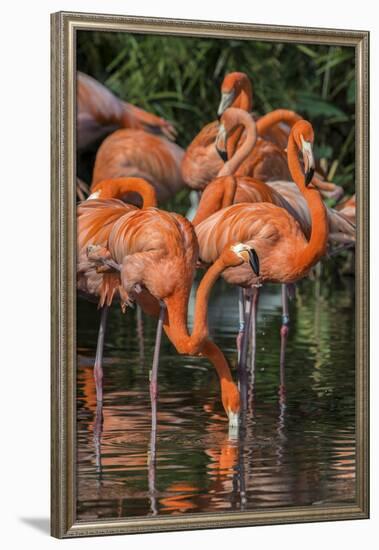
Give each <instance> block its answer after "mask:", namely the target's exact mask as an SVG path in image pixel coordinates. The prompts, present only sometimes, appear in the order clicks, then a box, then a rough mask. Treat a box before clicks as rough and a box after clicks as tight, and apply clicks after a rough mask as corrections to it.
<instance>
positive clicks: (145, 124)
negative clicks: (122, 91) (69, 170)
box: [77, 71, 176, 150]
mask: <svg viewBox="0 0 379 550" xmlns="http://www.w3.org/2000/svg"><path fill="white" fill-rule="evenodd" d="M118 128H135V129H140V130H145V131H147V132H151V133H153V134H162V135H164V136H166V137H167V138H169V139H174V138H175V135H176V132H175V129H174V127H173V126H172V125H171V124H170V123H169V122H167V121H166V120H164V119H163V118H160V117H158V116H156V115H153V114H152V113H148V112H147V111H144V110H143V109H140V108H138V107H135V106H134V105H131V104H130V103H126V102H125V101H121V99H118V98H117V97H116V96H115V95H114V94H113V93H112V92H111V91H110V90H108V88H106V87H105V86H103V84H100V82H98V81H97V80H95V79H94V78H92V77H91V76H89V75H87V74H84V73H81V72H80V71H78V73H77V147H78V149H79V150H83V149H86V148H88V147H89V146H90V145H91V144H92V143H94V142H95V141H97V140H98V139H100V138H104V137H105V136H107V135H108V134H110V133H112V132H114V131H115V130H117V129H118Z"/></svg>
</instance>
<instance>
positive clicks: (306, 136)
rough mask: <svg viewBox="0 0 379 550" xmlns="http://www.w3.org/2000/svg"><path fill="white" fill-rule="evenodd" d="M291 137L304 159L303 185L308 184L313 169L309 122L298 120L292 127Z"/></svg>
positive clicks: (312, 133)
mask: <svg viewBox="0 0 379 550" xmlns="http://www.w3.org/2000/svg"><path fill="white" fill-rule="evenodd" d="M292 133H293V137H294V140H295V143H296V145H297V148H298V150H299V151H301V154H302V156H303V161H304V174H305V185H307V186H308V185H309V184H310V183H311V181H312V179H313V175H314V171H315V160H314V156H313V142H314V132H313V128H312V125H311V124H310V122H308V121H306V120H299V121H298V122H297V123H296V124H295V125H294V126H293V128H292Z"/></svg>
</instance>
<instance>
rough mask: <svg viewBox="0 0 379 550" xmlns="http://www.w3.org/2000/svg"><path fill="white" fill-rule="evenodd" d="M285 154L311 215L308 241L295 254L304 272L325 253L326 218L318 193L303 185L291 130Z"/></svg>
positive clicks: (303, 180)
mask: <svg viewBox="0 0 379 550" xmlns="http://www.w3.org/2000/svg"><path fill="white" fill-rule="evenodd" d="M287 155H288V167H289V169H290V172H291V176H292V179H293V181H294V182H295V183H296V185H297V186H298V188H299V189H300V192H301V194H302V195H303V197H304V199H305V200H306V203H307V206H308V208H309V212H310V216H311V223H312V228H311V235H310V238H309V241H308V243H307V244H306V245H305V247H304V248H303V249H302V250H299V252H298V254H297V255H296V263H297V264H298V267H299V269H300V270H301V271H303V272H306V271H308V270H309V269H310V268H311V267H312V265H314V264H315V263H316V262H317V261H318V260H319V259H320V258H321V257H322V256H323V255H324V254H325V251H326V245H327V241H328V234H329V228H328V218H327V212H326V208H325V205H324V203H323V201H322V198H321V196H320V193H319V192H318V191H316V190H315V189H310V188H308V187H306V185H305V176H304V173H303V170H302V168H301V165H300V161H299V157H298V148H297V145H296V143H295V140H294V137H293V134H292V132H291V134H290V137H289V140H288V149H287Z"/></svg>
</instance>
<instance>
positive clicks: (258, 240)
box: [196, 120, 329, 341]
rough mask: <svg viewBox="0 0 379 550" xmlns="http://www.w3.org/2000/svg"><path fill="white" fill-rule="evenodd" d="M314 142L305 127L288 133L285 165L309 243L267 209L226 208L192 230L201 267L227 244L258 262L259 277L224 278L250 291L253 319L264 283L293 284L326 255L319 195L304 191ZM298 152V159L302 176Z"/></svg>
mask: <svg viewBox="0 0 379 550" xmlns="http://www.w3.org/2000/svg"><path fill="white" fill-rule="evenodd" d="M313 141H314V133H313V128H312V126H311V124H310V123H309V122H307V121H304V120H301V121H299V122H297V123H296V124H295V125H294V126H293V128H292V129H291V133H290V137H289V141H288V165H289V169H290V172H291V175H292V178H293V180H294V181H295V183H296V185H297V186H298V188H299V190H300V192H301V194H302V195H303V197H304V199H305V201H306V203H307V206H308V209H309V212H310V216H311V222H312V228H311V233H310V238H309V240H307V238H306V237H305V235H304V233H303V231H302V230H301V227H300V225H299V223H298V222H297V221H296V220H295V219H294V218H293V217H292V216H291V215H290V214H289V213H288V212H287V211H286V210H285V209H284V208H279V207H278V206H276V205H274V204H269V203H254V204H247V203H241V204H236V205H233V206H229V207H228V208H224V209H223V210H220V211H219V212H216V213H215V214H213V215H212V216H210V217H209V218H207V219H206V220H204V221H203V222H202V223H200V224H199V225H198V226H197V228H196V233H197V237H198V241H199V246H200V257H201V259H202V260H203V261H204V262H206V263H212V262H214V261H215V259H216V258H217V256H218V254H219V252H220V250H222V249H223V247H224V246H225V244H226V243H227V242H229V241H231V240H236V241H239V242H241V243H243V244H244V245H246V246H248V247H251V248H254V249H255V250H256V252H257V254H258V256H259V258H260V267H259V276H257V275H256V274H254V273H253V272H252V271H248V270H246V268H245V266H244V265H240V266H238V267H235V268H229V269H226V270H225V271H224V272H223V277H224V278H225V279H226V280H227V281H228V282H229V283H232V284H237V285H239V286H242V287H244V288H248V289H252V291H253V308H252V309H253V313H254V314H255V308H256V300H254V297H255V296H256V295H257V286H258V285H261V284H262V283H263V282H266V281H270V282H277V283H294V282H296V281H298V280H299V279H301V278H303V277H304V276H306V275H307V274H308V272H309V270H310V269H311V267H312V266H313V265H315V264H316V263H317V262H318V261H319V259H320V258H321V257H322V256H323V255H324V254H325V252H326V246H327V241H328V234H329V230H328V218H327V212H326V208H325V205H324V203H323V201H322V199H321V196H320V194H319V192H318V191H317V190H316V189H312V188H310V187H308V186H309V183H310V182H311V180H312V177H313V173H314V158H313V152H312V144H313ZM299 152H301V153H302V156H303V161H304V169H305V174H304V172H303V169H302V166H301V164H300V161H299V158H298V153H299ZM250 311H251V310H250ZM250 311H249V319H245V323H246V326H247V327H248V326H250V315H251V314H250ZM244 340H245V341H246V337H245V338H244Z"/></svg>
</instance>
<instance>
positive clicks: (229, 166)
mask: <svg viewBox="0 0 379 550" xmlns="http://www.w3.org/2000/svg"><path fill="white" fill-rule="evenodd" d="M233 124H234V125H235V127H236V126H238V125H242V127H243V129H244V130H245V135H246V138H245V141H244V143H243V144H242V145H241V147H239V148H238V149H237V150H236V151H233V153H234V154H233V155H232V157H231V158H230V160H228V162H226V163H225V164H224V166H223V167H222V168H221V170H220V171H219V173H218V174H217V176H218V177H220V176H230V175H232V174H235V172H236V171H237V170H238V168H239V167H240V165H241V164H242V163H243V161H244V160H245V159H246V158H247V157H248V156H249V155H250V153H251V151H252V150H253V148H254V146H255V143H256V141H257V130H256V126H255V122H254V120H253V118H252V117H251V116H250V115H249V114H248V113H246V112H245V111H242V110H238V111H237V112H235V114H234V120H233ZM234 131H235V130H234ZM228 141H229V140H228ZM228 153H229V150H228Z"/></svg>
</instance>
